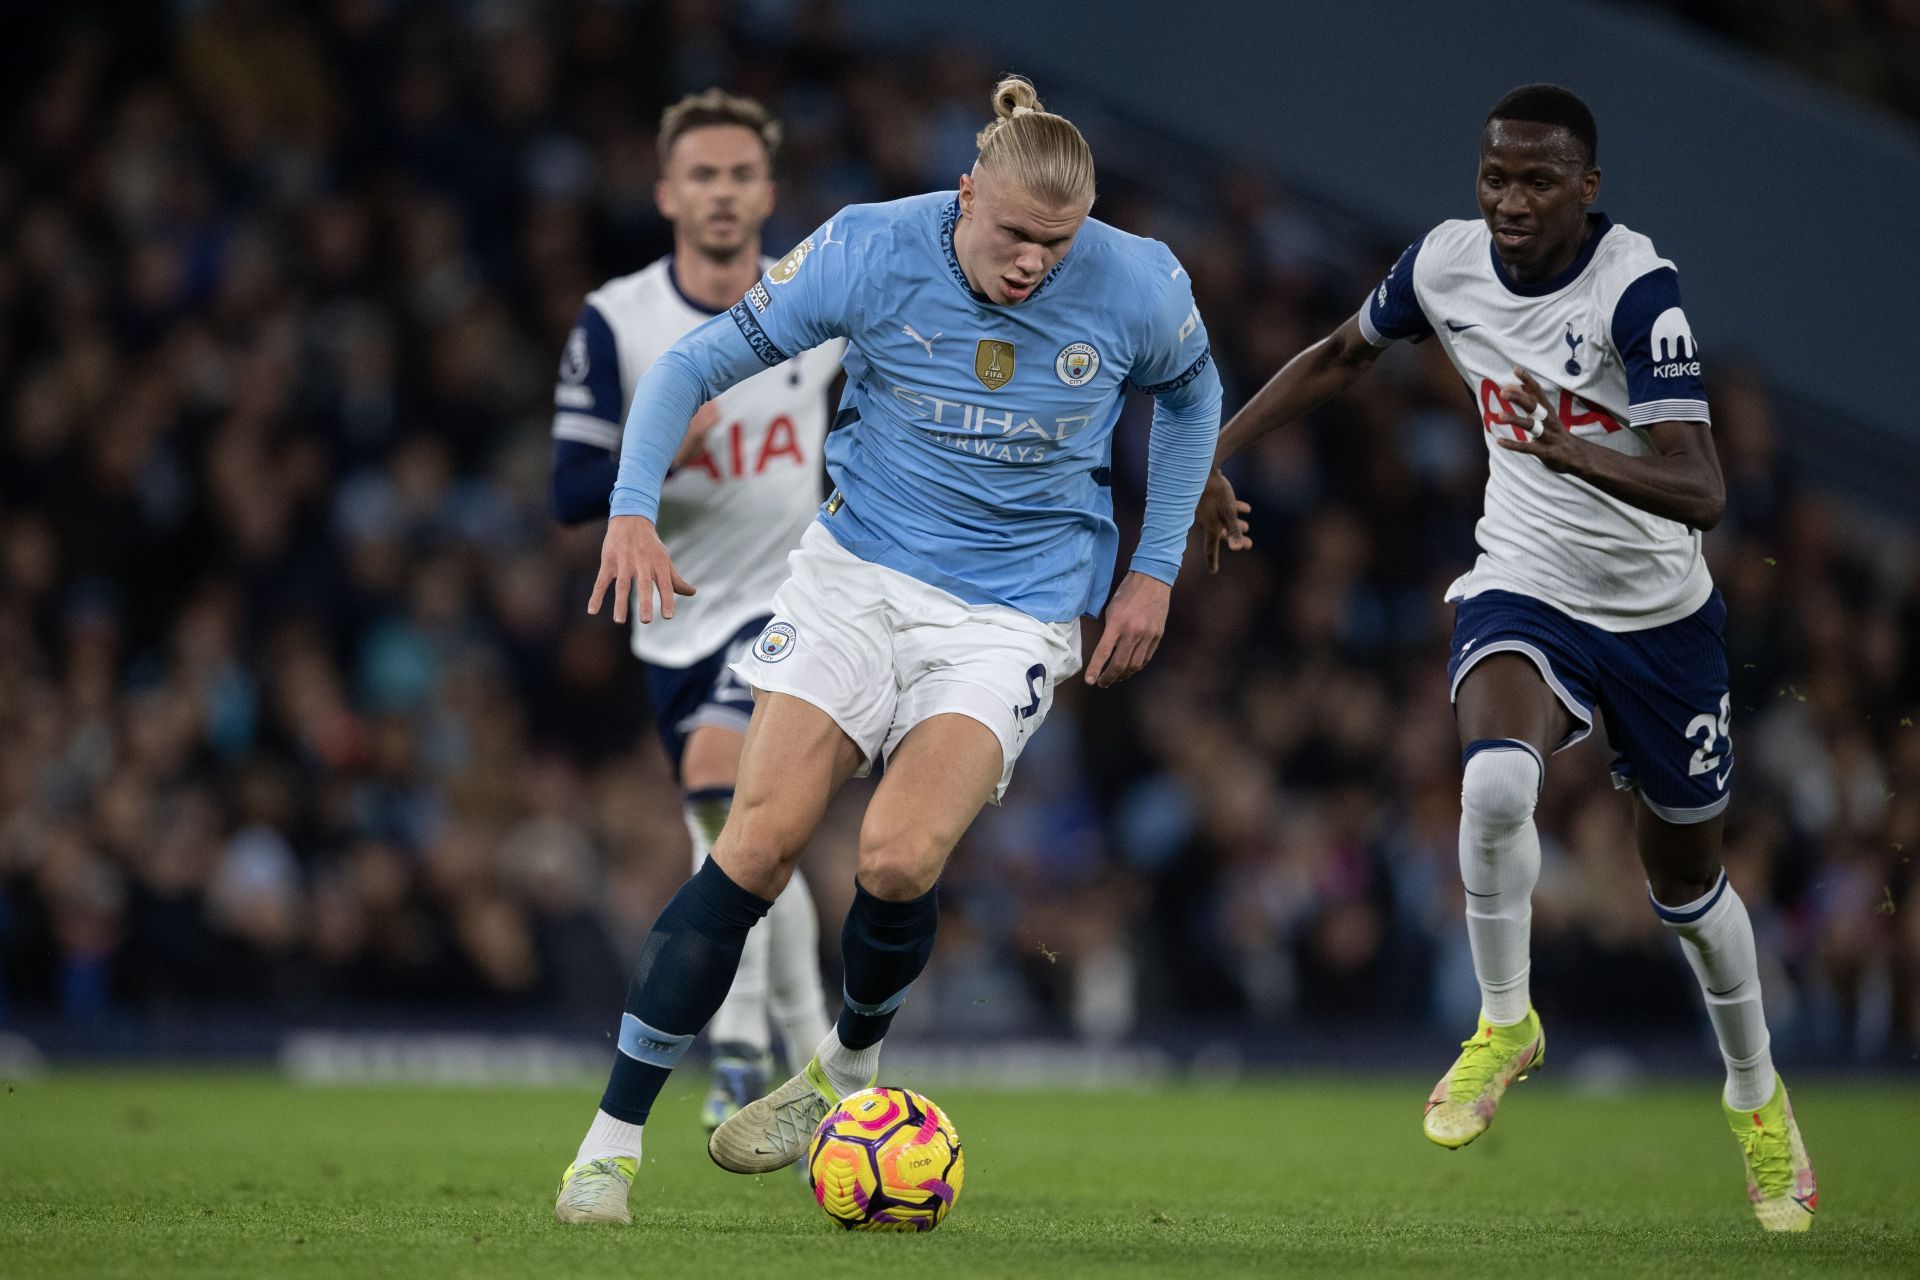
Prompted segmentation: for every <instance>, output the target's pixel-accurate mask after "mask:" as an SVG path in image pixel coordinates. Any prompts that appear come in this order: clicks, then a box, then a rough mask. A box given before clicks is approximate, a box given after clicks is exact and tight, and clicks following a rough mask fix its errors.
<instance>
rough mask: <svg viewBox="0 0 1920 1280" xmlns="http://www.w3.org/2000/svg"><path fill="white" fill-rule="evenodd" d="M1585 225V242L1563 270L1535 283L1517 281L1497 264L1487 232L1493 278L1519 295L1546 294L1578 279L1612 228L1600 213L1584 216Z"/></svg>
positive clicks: (1497, 258)
mask: <svg viewBox="0 0 1920 1280" xmlns="http://www.w3.org/2000/svg"><path fill="white" fill-rule="evenodd" d="M1587 227H1588V228H1589V231H1588V235H1587V242H1586V243H1585V244H1583V245H1581V246H1580V252H1579V253H1577V254H1575V255H1574V258H1573V262H1572V263H1571V264H1570V265H1569V266H1568V267H1567V269H1566V270H1565V271H1562V272H1561V273H1560V274H1559V275H1556V276H1554V277H1552V278H1551V279H1547V280H1542V281H1540V282H1538V283H1537V284H1521V283H1519V282H1518V281H1516V280H1515V279H1514V278H1513V277H1512V276H1509V275H1508V274H1507V269H1506V268H1505V267H1503V266H1501V265H1500V251H1499V250H1498V249H1496V248H1495V247H1494V243H1493V237H1492V236H1491V235H1489V236H1488V237H1487V258H1488V259H1489V260H1490V261H1491V262H1492V263H1493V276H1494V279H1496V280H1498V281H1499V282H1500V283H1501V285H1502V286H1503V287H1504V288H1505V289H1506V291H1507V292H1508V293H1513V294H1518V295H1519V296H1520V297H1522V298H1544V297H1546V296H1547V295H1548V294H1550V293H1558V292H1560V290H1562V289H1564V288H1566V287H1567V286H1568V285H1570V284H1572V283H1573V282H1574V281H1575V280H1578V279H1579V278H1580V273H1581V272H1582V271H1585V270H1586V269H1587V264H1588V263H1590V262H1592V261H1593V255H1594V254H1596V253H1598V252H1599V251H1600V241H1601V240H1602V239H1603V238H1604V237H1605V236H1606V234H1607V232H1609V231H1611V230H1613V219H1612V218H1609V217H1608V216H1607V215H1606V214H1604V213H1590V214H1588V215H1587Z"/></svg>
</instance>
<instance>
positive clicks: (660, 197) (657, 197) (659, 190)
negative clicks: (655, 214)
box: [653, 178, 673, 222]
mask: <svg viewBox="0 0 1920 1280" xmlns="http://www.w3.org/2000/svg"><path fill="white" fill-rule="evenodd" d="M653 205H654V208H656V209H658V210H659V211H660V216H661V217H663V218H665V219H666V220H667V221H668V222H672V221H673V186H672V184H670V183H669V182H668V181H667V180H666V179H665V178H662V179H660V180H659V181H658V182H656V183H654V184H653Z"/></svg>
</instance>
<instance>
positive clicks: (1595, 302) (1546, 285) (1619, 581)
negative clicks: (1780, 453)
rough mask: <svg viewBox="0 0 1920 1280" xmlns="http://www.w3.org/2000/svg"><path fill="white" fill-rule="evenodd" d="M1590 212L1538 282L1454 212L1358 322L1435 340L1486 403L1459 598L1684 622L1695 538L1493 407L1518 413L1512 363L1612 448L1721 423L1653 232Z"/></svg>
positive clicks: (1697, 585) (1610, 617)
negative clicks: (1652, 433)
mask: <svg viewBox="0 0 1920 1280" xmlns="http://www.w3.org/2000/svg"><path fill="white" fill-rule="evenodd" d="M1589 217H1590V220H1591V222H1592V231H1591V234H1590V235H1589V236H1588V238H1587V242H1586V245H1585V247H1584V248H1582V250H1581V252H1580V256H1579V257H1578V258H1576V259H1575V260H1574V262H1573V264H1572V265H1571V266H1570V267H1568V268H1567V270H1566V271H1564V272H1562V273H1561V274H1560V275H1559V276H1557V277H1555V278H1554V279H1551V280H1545V281H1541V282H1540V283H1538V284H1535V285H1520V284H1517V283H1515V282H1514V281H1513V280H1511V279H1510V278H1509V277H1508V276H1507V274H1506V272H1505V271H1504V269H1502V267H1501V266H1500V263H1499V260H1498V259H1497V258H1496V257H1495V255H1494V249H1493V237H1492V234H1491V233H1490V232H1489V231H1488V229H1487V226H1486V224H1485V223H1484V222H1479V221H1471V220H1463V221H1457V222H1443V223H1441V224H1440V225H1439V226H1437V227H1435V228H1434V229H1433V230H1432V231H1430V232H1428V233H1427V235H1426V237H1425V238H1424V239H1422V240H1420V241H1419V242H1418V243H1416V244H1414V245H1412V246H1411V247H1409V248H1408V249H1407V251H1406V252H1405V253H1404V254H1402V255H1401V257H1400V261H1399V262H1398V263H1396V264H1395V265H1394V267H1393V269H1392V270H1391V271H1389V272H1388V273H1387V278H1386V279H1385V280H1384V281H1382V282H1381V284H1380V287H1379V288H1378V289H1376V290H1375V291H1374V292H1373V294H1372V296H1371V297H1370V298H1369V299H1368V300H1367V305H1366V306H1364V307H1362V308H1361V310H1360V315H1359V321H1360V329H1361V332H1362V333H1364V334H1365V335H1366V337H1367V340H1368V341H1370V342H1372V343H1374V344H1375V345H1376V346H1384V345H1386V344H1387V343H1389V342H1391V341H1394V340H1396V339H1402V338H1412V339H1416V340H1417V339H1420V338H1423V337H1426V336H1428V335H1433V336H1436V337H1438V338H1439V340H1440V344H1441V346H1443V347H1444V348H1445V349H1446V352H1447V357H1448V358H1449V359H1450V360H1452V361H1453V367H1454V368H1455V369H1458V370H1459V371H1460V376H1461V377H1462V378H1464V379H1465V380H1466V383H1467V389H1468V390H1469V391H1470V392H1471V393H1472V395H1473V398H1474V402H1475V404H1476V406H1477V407H1478V409H1479V412H1480V424H1481V427H1482V434H1483V435H1484V436H1485V437H1486V444H1487V460H1488V467H1489V475H1488V477H1487V499H1486V508H1485V510H1484V512H1483V514H1482V515H1481V518H1480V523H1479V525H1478V526H1477V527H1476V528H1475V530H1474V536H1475V538H1476V540H1477V541H1478V542H1479V544H1480V557H1479V559H1478V560H1477V561H1475V563H1474V566H1473V568H1472V569H1471V570H1470V571H1469V572H1468V573H1466V574H1465V575H1464V576H1462V577H1461V578H1460V579H1458V580H1457V581H1456V582H1455V583H1454V584H1453V585H1452V586H1451V587H1450V588H1448V590H1447V599H1449V600H1461V599H1465V598H1467V597H1469V596H1474V595H1478V594H1479V593H1480V592H1482V591H1490V590H1495V589H1499V590H1504V591H1513V592H1517V593H1519V594H1521V595H1526V596H1531V597H1533V598H1535V599H1539V600H1543V601H1545V602H1546V603H1548V604H1551V605H1553V606H1555V607H1556V608H1558V609H1560V610H1561V611H1562V612H1564V613H1568V614H1571V615H1572V616H1574V617H1575V618H1578V619H1580V620H1581V621H1583V622H1588V623H1591V624H1593V625H1594V626H1597V627H1602V628H1605V629H1606V630H1608V631H1638V630H1642V629H1645V628H1648V627H1657V626H1662V625H1664V624H1666V623H1669V622H1672V621H1675V620H1676V619H1679V618H1684V617H1686V616H1687V615H1688V614H1691V613H1692V612H1693V611H1694V610H1696V609H1698V608H1699V607H1700V606H1701V605H1702V604H1703V603H1705V602H1706V599H1707V597H1708V596H1709V595H1710V594H1711V593H1712V591H1713V581H1712V579H1711V578H1710V577H1709V576H1708V574H1707V566H1706V561H1705V560H1704V559H1703V558H1702V557H1701V555H1700V534H1699V532H1698V531H1697V530H1694V529H1690V528H1688V527H1687V526H1686V525H1684V524H1681V523H1680V522H1678V521H1676V520H1669V519H1666V518H1665V517H1663V516H1657V515H1653V514H1652V513H1650V512H1647V511H1642V510H1641V509H1639V508H1638V507H1634V506H1631V505H1629V504H1627V503H1625V502H1622V501H1620V500H1619V499H1618V498H1614V497H1611V496H1609V495H1607V494H1605V493H1602V492H1601V491H1600V490H1598V489H1596V488H1594V487H1593V486H1592V485H1590V484H1588V483H1587V482H1586V481H1584V480H1579V479H1576V478H1574V477H1572V476H1564V475H1557V474H1555V473H1554V472H1552V471H1549V470H1547V468H1546V467H1545V466H1544V465H1543V464H1542V463H1541V461H1540V460H1539V459H1538V458H1535V457H1531V456H1529V455H1528V454H1524V453H1518V452H1515V451H1513V450H1509V449H1502V448H1499V447H1498V446H1497V445H1496V444H1495V443H1494V439H1495V434H1496V433H1498V432H1507V431H1514V430H1515V428H1513V427H1510V426H1507V425H1505V424H1502V423H1496V422H1495V421H1494V420H1493V415H1494V414H1496V413H1499V412H1501V411H1503V410H1504V409H1505V408H1506V407H1507V406H1506V404H1505V400H1504V398H1503V397H1502V395H1501V392H1500V388H1501V387H1503V386H1507V385H1510V384H1512V383H1514V382H1516V381H1517V379H1516V378H1515V377H1514V373H1513V371H1514V369H1515V368H1516V367H1518V368H1523V369H1525V370H1526V371H1527V372H1528V373H1530V374H1532V375H1533V377H1534V380H1535V381H1536V382H1538V383H1539V384H1540V385H1541V387H1542V388H1543V389H1545V390H1546V392H1547V395H1548V396H1549V397H1550V398H1557V405H1556V407H1557V408H1558V410H1559V414H1560V421H1561V422H1563V423H1564V424H1566V426H1567V428H1568V429H1569V430H1571V431H1572V432H1573V434H1575V435H1577V436H1580V437H1582V438H1583V439H1586V440H1589V441H1592V442H1593V443H1594V444H1598V445H1601V446H1602V447H1604V448H1608V449H1617V450H1619V451H1620V452H1622V453H1627V454H1634V455H1645V454H1650V453H1652V452H1653V446H1652V445H1651V444H1650V443H1649V441H1648V439H1647V429H1648V428H1650V427H1651V426H1652V425H1653V424H1654V423H1657V422H1668V421H1676V422H1707V421H1709V418H1708V416H1707V398H1706V391H1705V388H1704V387H1703V386H1702V384H1701V380H1700V350H1699V346H1698V344H1697V343H1695V341H1694V338H1693V331H1692V329H1691V327H1690V326H1689V325H1688V324H1687V316H1686V313H1685V312H1684V311H1682V310H1681V309H1680V286H1679V278H1678V276H1677V275H1676V274H1675V272H1674V268H1673V264H1672V263H1671V262H1668V261H1666V260H1665V259H1663V258H1661V257H1660V256H1659V255H1658V254H1656V253H1655V252H1654V249H1653V242H1652V241H1651V240H1649V239H1647V237H1645V236H1643V235H1640V234H1638V233H1637V232H1633V231H1629V230H1628V229H1627V228H1625V227H1623V226H1616V225H1615V224H1613V223H1612V222H1611V221H1609V220H1608V219H1607V217H1606V215H1604V214H1592V215H1589Z"/></svg>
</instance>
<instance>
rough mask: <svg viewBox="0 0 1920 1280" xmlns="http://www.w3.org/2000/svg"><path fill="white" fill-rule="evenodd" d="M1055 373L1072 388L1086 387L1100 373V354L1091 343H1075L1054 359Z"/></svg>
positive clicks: (1070, 344) (1061, 351) (1062, 350)
mask: <svg viewBox="0 0 1920 1280" xmlns="http://www.w3.org/2000/svg"><path fill="white" fill-rule="evenodd" d="M1053 371H1054V373H1055V374H1057V375H1058V376H1059V378H1060V381H1062V382H1064V383H1066V384H1067V385H1068V386H1070V387H1084V386H1086V385H1087V384H1088V383H1089V382H1092V381H1093V375H1094V374H1096V373H1098V372H1100V353H1099V352H1098V351H1095V350H1094V349H1093V344H1092V343H1091V342H1074V343H1069V344H1068V345H1067V346H1065V347H1062V348H1061V349H1060V354H1059V355H1057V356H1055V357H1054V360H1053Z"/></svg>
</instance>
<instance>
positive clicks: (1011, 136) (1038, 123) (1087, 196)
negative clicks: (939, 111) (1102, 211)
mask: <svg viewBox="0 0 1920 1280" xmlns="http://www.w3.org/2000/svg"><path fill="white" fill-rule="evenodd" d="M974 141H975V144H976V145H977V146H978V147H979V148H980V158H979V160H978V161H977V162H976V164H975V169H976V171H992V172H996V173H1000V174H1003V175H1005V176H1006V177H1008V178H1010V179H1011V180H1013V181H1014V182H1017V183H1018V184H1019V185H1020V186H1021V187H1023V188H1025V189H1026V190H1027V191H1028V192H1030V193H1032V194H1033V195H1035V196H1038V197H1039V198H1041V199H1042V200H1045V201H1047V202H1048V203H1051V204H1075V203H1079V202H1082V201H1084V202H1085V203H1086V204H1088V205H1091V204H1092V203H1093V152H1092V151H1090V150H1089V149H1088V147H1087V140H1086V139H1085V138H1084V137H1082V136H1081V135H1080V131H1079V130H1078V129H1076V128H1074V127H1073V123H1072V122H1071V121H1069V120H1067V119H1065V118H1063V117H1061V116H1057V115H1054V114H1052V113H1051V112H1049V111H1048V110H1047V109H1046V108H1045V107H1043V106H1041V105H1040V94H1039V93H1038V92H1037V91H1036V90H1035V89H1034V87H1033V81H1031V80H1029V79H1027V78H1026V77H1025V76H1007V77H1005V78H1004V79H1002V80H1001V81H1000V83H999V84H997V85H995V86H994V87H993V119H992V120H991V121H990V122H989V123H988V124H987V127H986V128H984V129H982V130H980V133H979V135H978V136H977V137H976V138H975V139H974Z"/></svg>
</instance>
